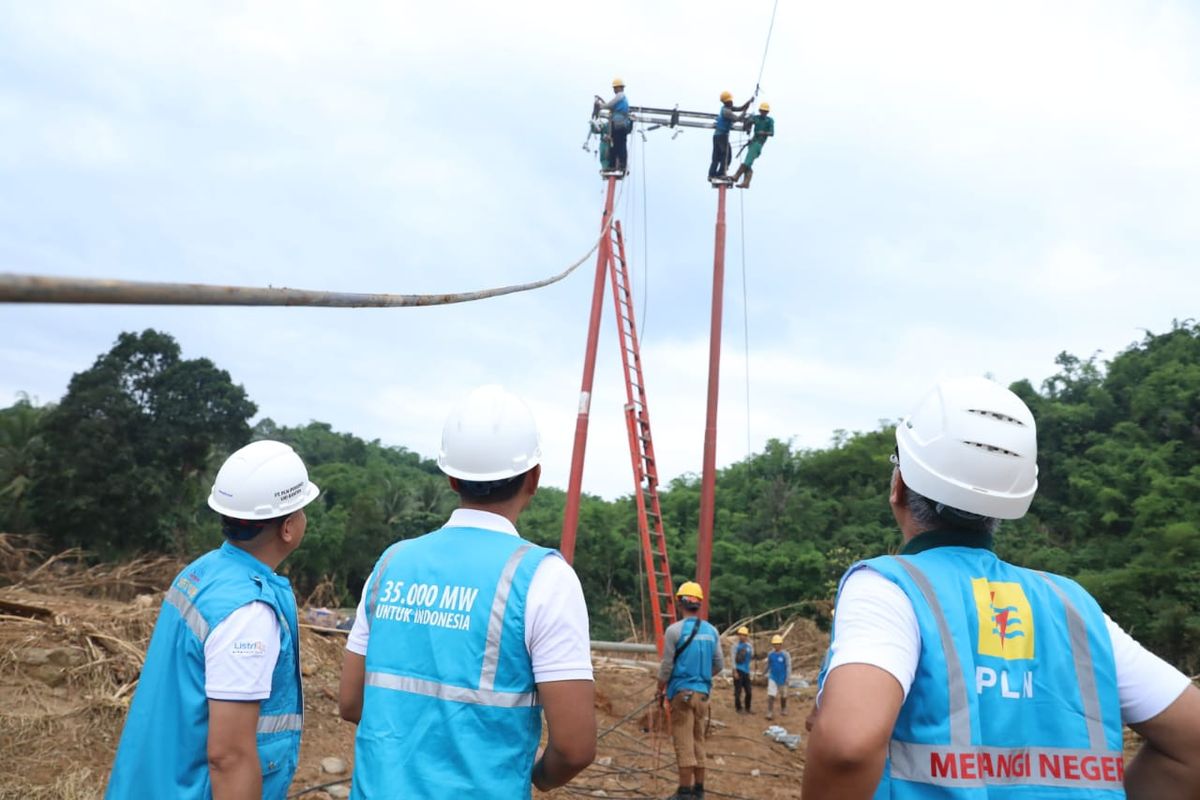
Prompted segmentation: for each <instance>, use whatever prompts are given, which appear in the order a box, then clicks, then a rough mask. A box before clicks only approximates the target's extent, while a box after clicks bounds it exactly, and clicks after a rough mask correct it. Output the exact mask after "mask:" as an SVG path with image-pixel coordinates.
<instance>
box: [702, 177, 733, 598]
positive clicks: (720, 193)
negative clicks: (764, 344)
mask: <svg viewBox="0 0 1200 800" xmlns="http://www.w3.org/2000/svg"><path fill="white" fill-rule="evenodd" d="M728 188H729V184H728V183H726V182H724V181H722V182H720V183H718V184H717V232H716V242H715V244H714V247H713V294H712V330H711V332H710V333H709V337H708V414H707V415H706V417H705V420H704V467H703V473H702V476H701V478H700V534H699V537H698V538H697V540H696V582H697V583H699V584H700V587H701V588H702V589H704V603H703V605H702V606H701V608H700V616H702V617H704V618H705V619H707V618H708V596H709V583H710V579H711V577H712V545H713V516H714V514H715V509H716V488H717V390H718V388H719V386H720V382H721V310H722V306H723V303H724V296H725V190H726V189H728Z"/></svg>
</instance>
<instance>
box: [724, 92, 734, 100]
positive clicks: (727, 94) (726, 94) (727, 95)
mask: <svg viewBox="0 0 1200 800" xmlns="http://www.w3.org/2000/svg"><path fill="white" fill-rule="evenodd" d="M730 100H733V92H721V102H722V103H725V102H728V101H730Z"/></svg>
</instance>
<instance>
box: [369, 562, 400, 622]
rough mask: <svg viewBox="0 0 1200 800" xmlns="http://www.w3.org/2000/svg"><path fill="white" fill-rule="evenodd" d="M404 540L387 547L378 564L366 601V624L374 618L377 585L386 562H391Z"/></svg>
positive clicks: (381, 580)
mask: <svg viewBox="0 0 1200 800" xmlns="http://www.w3.org/2000/svg"><path fill="white" fill-rule="evenodd" d="M403 544H404V542H397V543H396V544H395V545H394V546H392V547H391V548H389V549H388V551H387V553H386V554H384V557H383V563H381V564H380V565H379V570H378V571H377V572H376V574H375V585H374V586H372V587H371V599H370V600H369V601H368V602H367V625H368V626H369V625H370V624H371V620H373V619H375V606H376V605H377V604H378V603H379V585H380V584H381V583H383V576H384V574H386V573H387V568H388V564H391V563H392V556H394V555H396V551H397V550H399V549H400V547H401V545H403Z"/></svg>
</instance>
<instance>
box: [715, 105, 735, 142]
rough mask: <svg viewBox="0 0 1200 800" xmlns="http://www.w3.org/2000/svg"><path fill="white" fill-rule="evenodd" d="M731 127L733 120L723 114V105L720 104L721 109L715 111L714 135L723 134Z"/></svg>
mask: <svg viewBox="0 0 1200 800" xmlns="http://www.w3.org/2000/svg"><path fill="white" fill-rule="evenodd" d="M732 129H733V120H732V119H730V118H729V117H727V116H725V106H724V105H722V106H721V110H720V111H718V112H717V132H716V134H715V135H717V136H723V135H725V134H727V133H729V131H730V130H732Z"/></svg>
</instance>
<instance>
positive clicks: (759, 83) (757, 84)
mask: <svg viewBox="0 0 1200 800" xmlns="http://www.w3.org/2000/svg"><path fill="white" fill-rule="evenodd" d="M778 10H779V0H775V5H774V6H773V7H772V8H771V24H770V25H769V26H768V27H767V43H766V45H764V46H763V57H762V63H761V64H760V65H759V67H758V80H756V81H755V82H754V96H755V97H758V94H759V89H760V88H761V87H762V76H763V70H765V69H766V68H767V51H769V50H770V49H771V33H772V31H774V30H775V12H776V11H778Z"/></svg>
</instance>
